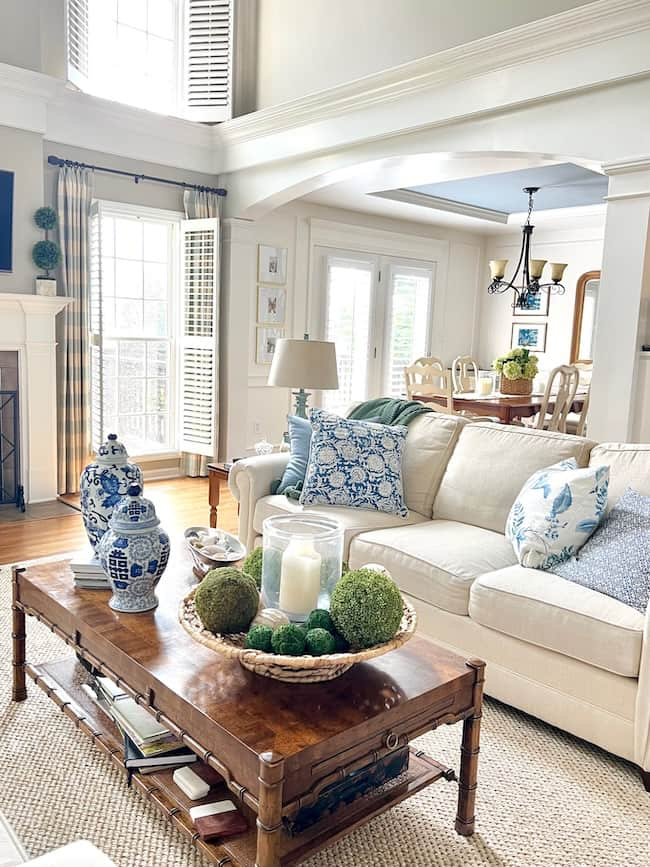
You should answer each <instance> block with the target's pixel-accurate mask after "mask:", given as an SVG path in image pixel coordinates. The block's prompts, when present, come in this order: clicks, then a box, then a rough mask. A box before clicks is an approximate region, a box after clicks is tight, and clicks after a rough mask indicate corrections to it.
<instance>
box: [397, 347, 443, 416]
mask: <svg viewBox="0 0 650 867" xmlns="http://www.w3.org/2000/svg"><path fill="white" fill-rule="evenodd" d="M421 360H422V359H418V360H417V361H416V363H415V364H412V365H411V366H410V367H405V368H404V376H405V378H406V395H407V397H408V399H409V400H421V402H422V403H426V405H427V406H429V407H431V409H433V410H434V411H435V412H444V413H449V414H453V412H454V395H453V390H452V381H451V373H450V372H449V371H448V370H445V369H444V368H443V367H442V364H440V366H438V365H437V364H436V365H432V364H421V363H420V361H421Z"/></svg>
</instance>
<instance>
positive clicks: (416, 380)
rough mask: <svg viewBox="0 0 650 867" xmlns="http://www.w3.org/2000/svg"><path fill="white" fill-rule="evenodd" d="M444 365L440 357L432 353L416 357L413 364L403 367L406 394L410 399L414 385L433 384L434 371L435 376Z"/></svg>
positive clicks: (442, 369)
mask: <svg viewBox="0 0 650 867" xmlns="http://www.w3.org/2000/svg"><path fill="white" fill-rule="evenodd" d="M444 369H445V367H444V365H443V363H442V359H440V358H436V356H435V355H432V356H431V357H429V358H416V359H415V361H414V362H413V364H411V365H410V366H409V367H405V368H404V378H405V379H406V396H407V397H408V399H409V400H411V393H412V392H413V389H414V387H415V386H419V385H422V384H424V383H426V382H429V383H430V384H433V382H434V379H433V376H434V373H435V375H436V376H437V375H438V374H439V373H441V372H442V371H444Z"/></svg>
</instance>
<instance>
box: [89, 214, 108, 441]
mask: <svg viewBox="0 0 650 867" xmlns="http://www.w3.org/2000/svg"><path fill="white" fill-rule="evenodd" d="M89 240H90V251H89V252H90V259H89V261H90V305H89V318H90V321H89V328H90V338H89V345H90V401H89V403H90V426H89V429H90V437H91V442H90V445H91V446H92V448H93V450H94V451H97V449H98V448H99V446H100V445H101V444H102V443H103V441H104V439H105V436H104V429H103V427H104V388H103V381H104V377H103V362H104V359H103V334H102V330H103V322H102V301H103V298H102V211H101V206H100V204H99V202H94V203H93V206H92V210H91V212H90V223H89Z"/></svg>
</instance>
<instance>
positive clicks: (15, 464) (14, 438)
mask: <svg viewBox="0 0 650 867" xmlns="http://www.w3.org/2000/svg"><path fill="white" fill-rule="evenodd" d="M19 435H20V434H19V420H18V392H17V391H0V503H2V504H3V505H4V504H6V503H14V504H15V505H16V506H17V507H18V508H20V509H22V510H23V511H24V510H25V499H24V495H23V487H22V485H21V484H20V454H19V452H20V449H19Z"/></svg>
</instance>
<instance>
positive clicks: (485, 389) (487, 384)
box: [478, 376, 492, 397]
mask: <svg viewBox="0 0 650 867" xmlns="http://www.w3.org/2000/svg"><path fill="white" fill-rule="evenodd" d="M478 393H479V394H480V395H481V396H482V397H487V396H488V394H492V377H491V376H479V380H478Z"/></svg>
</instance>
